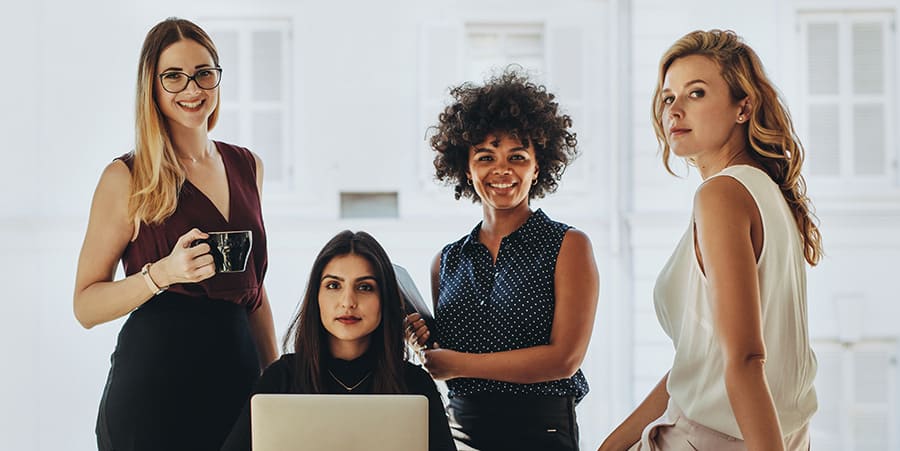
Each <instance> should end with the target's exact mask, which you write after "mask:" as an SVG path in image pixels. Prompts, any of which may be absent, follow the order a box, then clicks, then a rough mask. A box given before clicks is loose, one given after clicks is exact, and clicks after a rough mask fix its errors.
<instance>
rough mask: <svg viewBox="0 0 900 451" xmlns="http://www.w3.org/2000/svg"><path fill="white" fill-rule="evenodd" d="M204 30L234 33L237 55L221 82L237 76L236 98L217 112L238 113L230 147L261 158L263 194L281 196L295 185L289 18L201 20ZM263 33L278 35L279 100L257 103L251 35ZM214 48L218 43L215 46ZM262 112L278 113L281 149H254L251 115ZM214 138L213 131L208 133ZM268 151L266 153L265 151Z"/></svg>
mask: <svg viewBox="0 0 900 451" xmlns="http://www.w3.org/2000/svg"><path fill="white" fill-rule="evenodd" d="M203 24H204V28H205V29H206V30H207V32H209V33H210V34H211V35H215V33H221V32H230V33H237V36H238V49H237V54H238V55H239V58H238V62H236V63H235V64H231V65H228V67H226V68H225V74H224V75H223V79H225V80H227V77H228V73H229V72H231V71H236V72H237V73H238V74H239V76H238V77H236V78H237V80H238V85H237V99H223V102H222V105H221V112H222V113H224V112H237V113H238V130H237V137H236V138H234V139H235V142H234V143H233V144H236V145H239V146H245V147H248V148H249V149H250V150H252V151H254V152H256V153H257V154H259V155H260V156H261V157H262V158H263V164H264V165H265V166H264V167H265V174H264V175H265V185H266V188H265V190H266V192H274V193H284V192H288V191H291V190H292V189H293V188H294V186H295V184H296V183H295V180H294V174H295V162H296V155H294V152H293V146H292V142H293V140H294V139H295V137H294V136H293V129H294V127H292V108H291V105H292V94H291V92H292V85H293V83H292V79H291V70H292V68H293V64H292V61H293V58H292V55H293V53H292V42H291V41H292V40H293V36H292V35H293V33H292V30H293V28H292V27H293V24H292V21H291V19H290V18H287V17H280V18H272V19H254V18H248V19H236V18H207V19H205V20H203ZM260 31H267V32H277V33H280V35H281V61H282V64H281V74H280V77H281V86H282V93H281V98H280V99H279V100H276V101H258V100H254V99H253V87H254V80H253V63H252V61H253V56H254V55H253V46H252V41H251V38H252V34H253V33H255V32H260ZM217 45H218V43H217ZM262 111H271V112H281V143H282V144H281V147H282V148H281V149H277V150H275V151H274V152H273V151H272V150H268V149H259V148H255V146H254V143H253V131H254V130H253V114H254V113H257V112H262ZM211 134H213V136H214V135H215V129H214V130H213V131H212V132H211ZM267 150H268V152H267ZM267 153H274V154H276V155H277V154H280V158H278V159H275V158H267V157H265V154H267Z"/></svg>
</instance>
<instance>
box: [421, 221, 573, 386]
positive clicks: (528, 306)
mask: <svg viewBox="0 0 900 451" xmlns="http://www.w3.org/2000/svg"><path fill="white" fill-rule="evenodd" d="M570 228H571V227H570V226H568V225H566V224H562V223H559V222H555V221H553V220H551V219H550V218H548V217H547V215H546V214H544V212H543V211H541V210H537V211H535V212H534V213H532V215H531V217H529V218H528V220H527V221H526V222H525V224H523V225H522V227H520V228H519V229H518V230H516V231H515V232H513V233H511V234H509V236H506V237H504V238H503V240H502V241H501V242H500V251H499V253H498V254H497V263H496V265H495V264H494V263H493V262H492V259H491V254H490V252H489V251H488V248H487V247H486V246H485V245H483V244H481V242H479V241H478V233H479V231H480V230H481V224H480V223H479V224H478V225H477V226H475V228H474V229H473V230H472V232H471V233H469V234H468V235H466V236H464V237H463V238H461V239H460V240H459V241H456V242H454V243H451V244H448V245H447V246H446V247H444V249H443V251H442V252H441V268H440V289H439V295H438V296H439V297H438V305H437V315H436V321H437V341H438V343H440V344H441V347H443V348H448V349H453V350H457V351H462V352H471V353H487V352H500V351H509V350H513V349H521V348H528V347H532V346H538V345H545V344H548V343H550V331H551V327H552V326H553V310H554V307H555V305H556V298H555V296H554V274H555V271H556V258H557V256H558V255H559V248H560V246H561V245H562V240H563V236H565V234H566V231H567V230H569V229H570ZM447 387H448V389H449V396H450V397H454V396H465V395H471V394H474V393H485V392H486V393H508V394H522V395H551V396H574V397H575V399H577V400H580V399H581V398H583V397H584V395H586V394H587V392H588V383H587V380H586V379H585V377H584V374H582V372H581V370H580V369H579V370H578V372H576V373H575V375H574V376H572V377H571V378H568V379H560V380H556V381H550V382H541V383H537V384H513V383H509V382H501V381H496V380H488V379H471V378H459V379H452V380H449V381H447Z"/></svg>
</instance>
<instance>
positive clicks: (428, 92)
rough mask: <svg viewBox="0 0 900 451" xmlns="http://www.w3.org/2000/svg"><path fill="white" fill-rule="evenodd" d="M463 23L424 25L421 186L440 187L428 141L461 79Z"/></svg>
mask: <svg viewBox="0 0 900 451" xmlns="http://www.w3.org/2000/svg"><path fill="white" fill-rule="evenodd" d="M462 37H463V32H462V25H461V24H459V23H449V24H425V25H423V26H422V28H421V31H420V38H419V42H420V44H419V58H420V61H421V64H420V65H419V114H418V117H419V127H417V128H416V130H418V131H419V132H420V133H421V135H419V136H417V137H416V143H417V145H416V146H414V147H413V148H414V149H415V151H416V152H417V158H416V160H415V161H417V162H418V169H417V170H416V172H417V174H418V177H419V181H420V185H421V186H423V187H424V188H425V189H428V190H432V191H435V190H437V189H438V186H437V184H436V183H435V182H434V165H433V163H432V161H434V152H433V151H432V150H431V147H430V143H428V142H427V141H426V136H430V134H429V135H426V134H428V133H430V132H429V127H432V126H434V125H436V124H437V121H438V115H439V114H440V113H441V111H442V110H443V108H444V105H445V103H446V102H448V98H449V88H450V87H452V86H455V85H457V84H459V83H460V82H461V81H462V80H461V74H460V71H461V67H462V64H461V60H462Z"/></svg>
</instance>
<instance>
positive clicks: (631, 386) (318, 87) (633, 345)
mask: <svg viewBox="0 0 900 451" xmlns="http://www.w3.org/2000/svg"><path fill="white" fill-rule="evenodd" d="M3 2H4V3H3V5H2V10H3V11H12V12H14V14H4V15H3V19H0V25H2V26H0V55H3V57H4V69H3V70H0V86H4V87H10V86H14V87H15V88H14V89H9V88H7V89H3V90H0V99H2V102H0V104H2V105H3V106H4V108H3V109H2V110H0V136H2V137H3V138H4V139H3V144H4V150H3V151H2V155H3V159H4V160H3V161H4V164H3V165H2V166H0V188H2V191H0V192H2V194H0V233H3V235H4V236H6V237H9V238H8V239H9V241H11V242H10V243H9V244H8V245H7V246H6V247H4V248H3V250H0V274H3V276H2V277H3V282H4V284H3V286H5V287H7V299H8V300H7V302H6V305H7V307H6V314H5V315H3V316H2V318H3V319H2V320H0V326H2V327H0V343H2V344H0V350H2V351H3V355H4V356H5V357H6V359H5V361H6V362H7V363H6V364H4V366H3V372H2V376H0V399H3V400H4V407H5V408H4V409H0V449H15V450H57V449H67V450H88V449H93V448H94V447H95V445H94V434H93V428H94V421H95V415H96V408H97V403H98V401H99V397H100V393H101V390H102V387H103V383H104V381H105V378H106V372H107V371H108V368H109V362H108V358H109V354H110V353H111V352H112V349H113V347H114V345H115V337H116V334H117V332H118V329H119V327H120V326H121V323H122V320H118V321H114V322H112V323H109V324H105V325H102V326H99V327H95V328H94V329H92V330H90V331H85V330H83V329H82V328H81V327H80V326H79V325H78V324H77V323H76V321H75V320H74V317H73V316H72V313H71V292H72V285H73V281H74V275H75V265H76V260H77V255H78V251H79V247H80V244H81V239H82V237H83V233H84V229H85V226H86V220H87V212H88V208H89V206H90V199H91V195H92V192H93V189H94V186H95V184H96V182H97V179H98V177H99V175H100V172H101V170H102V168H103V167H104V166H105V165H106V163H107V162H109V161H110V160H111V159H112V158H113V157H115V156H117V155H119V154H121V153H124V152H126V151H127V150H128V149H129V148H130V146H131V141H132V129H133V124H132V117H133V116H132V114H133V113H132V110H133V92H132V91H133V86H134V77H135V72H136V64H137V58H138V52H139V49H140V44H141V41H142V39H143V36H144V34H145V33H146V31H147V30H148V29H149V28H150V27H151V26H152V25H153V24H155V23H156V22H157V21H159V20H161V19H163V18H165V17H167V16H172V15H177V16H182V17H186V18H190V19H195V20H197V21H198V22H199V23H200V24H201V25H202V20H203V18H227V17H256V18H259V17H288V18H290V19H291V20H292V22H293V23H294V36H293V58H294V68H293V74H294V77H293V81H294V84H293V85H292V93H293V124H294V141H293V145H294V148H295V149H296V150H297V156H296V158H297V167H298V170H299V176H298V179H297V181H298V186H297V191H295V192H278V191H271V190H270V191H267V192H266V197H265V199H264V209H265V211H264V212H265V215H266V224H267V231H268V234H269V252H270V265H269V274H268V276H267V280H266V285H267V287H268V290H269V293H270V296H271V298H272V303H273V310H274V314H275V317H276V327H277V331H278V333H279V334H281V333H282V332H283V331H284V330H285V328H286V326H287V322H288V320H289V318H290V315H291V313H292V312H293V310H294V308H295V305H296V301H297V300H298V299H299V297H300V294H301V292H302V290H303V288H304V286H303V284H304V283H305V279H306V277H307V271H308V268H309V265H310V263H311V262H312V259H313V256H314V254H315V253H316V252H317V251H318V249H319V248H320V246H321V245H322V244H324V242H325V241H326V240H327V239H328V238H330V237H331V236H332V235H333V234H334V233H335V232H336V231H338V230H341V229H344V228H351V229H357V230H358V229H365V230H368V231H370V232H372V233H373V234H374V235H375V236H376V237H377V238H379V240H380V241H381V242H382V244H384V245H385V247H386V248H387V249H388V250H389V252H390V253H391V256H392V258H393V259H394V260H395V261H396V262H398V263H400V264H403V265H404V266H406V267H407V268H408V269H409V270H410V273H411V274H412V275H413V277H414V278H415V279H416V281H417V282H418V283H419V285H420V289H422V290H423V291H426V290H427V287H428V284H427V267H428V263H429V262H430V259H431V258H432V256H433V255H434V254H435V252H437V251H438V249H439V248H440V247H441V246H442V245H443V244H444V243H447V242H449V241H451V240H453V239H456V238H458V237H459V236H461V235H463V234H464V233H466V232H467V231H468V230H469V229H470V228H471V227H472V226H473V225H474V224H475V222H477V220H478V219H479V217H480V210H479V208H478V207H477V206H474V205H471V204H470V203H469V202H467V201H461V202H455V201H453V199H452V190H451V189H450V188H444V187H439V186H438V187H433V186H430V185H429V184H428V183H427V182H428V177H422V176H421V174H422V171H426V172H427V171H428V168H427V166H426V165H427V162H428V158H427V157H425V158H424V159H423V158H422V152H427V147H426V146H425V143H424V142H423V137H424V130H423V129H422V125H421V122H422V118H420V117H419V101H420V98H419V95H420V94H419V86H420V83H421V81H420V77H419V71H420V64H422V63H421V61H422V54H421V47H420V39H421V33H422V27H423V24H435V23H438V24H440V23H444V24H446V23H457V24H458V23H461V22H463V21H466V20H479V21H482V22H484V21H490V20H495V21H496V20H504V19H506V20H522V21H546V22H547V23H551V24H555V25H559V26H575V27H584V28H585V29H588V28H589V29H590V30H591V31H590V32H589V33H586V34H585V36H586V42H585V52H586V55H587V56H589V57H590V61H589V62H588V63H586V66H585V69H584V70H585V72H584V73H585V74H586V75H587V80H589V81H591V83H590V84H589V85H588V86H589V89H588V90H587V92H588V94H587V103H586V109H585V110H584V112H583V115H582V117H583V118H584V121H582V123H585V122H586V123H587V124H586V125H585V127H586V128H587V129H590V130H592V131H593V133H590V134H588V133H582V134H581V135H580V136H579V138H581V142H582V144H583V147H582V151H583V152H584V153H585V158H583V159H581V160H579V161H576V163H575V165H576V166H577V165H583V166H584V167H585V169H584V170H585V171H587V174H588V177H587V179H586V180H587V183H585V184H584V185H583V186H582V187H581V188H578V189H575V188H572V187H571V186H567V185H566V180H564V181H563V188H562V189H561V192H560V193H558V194H557V195H554V196H550V197H549V198H547V199H546V200H543V201H541V202H538V203H537V206H540V207H542V208H545V210H546V211H548V213H549V214H551V216H554V217H555V218H557V219H560V220H563V221H566V222H569V223H571V224H573V225H576V226H578V227H579V228H581V229H583V230H585V231H586V232H587V233H588V234H589V235H590V236H591V238H592V241H593V242H594V246H595V254H596V257H597V261H598V265H599V267H600V270H601V285H602V288H601V300H600V308H599V311H598V316H597V322H596V325H595V333H594V337H593V340H592V344H591V348H590V350H589V355H588V358H587V359H586V361H585V364H584V370H585V372H586V374H587V376H588V378H589V380H590V383H591V386H592V392H591V394H590V395H589V396H588V398H587V399H586V400H585V401H584V403H582V405H581V406H580V407H579V416H580V424H581V427H582V445H583V449H594V448H596V446H597V445H599V442H600V441H601V440H602V438H603V437H604V436H605V434H606V433H607V432H608V431H610V430H611V429H612V428H613V427H614V426H615V424H616V422H617V421H619V420H620V419H621V418H623V417H624V416H625V415H626V414H627V412H628V411H629V410H630V409H631V408H632V407H633V405H634V404H635V403H636V402H637V401H639V400H640V399H641V398H642V397H643V395H644V394H645V393H646V392H647V391H648V390H649V388H650V387H651V386H652V384H653V383H655V382H656V381H657V380H658V379H659V378H660V377H661V376H662V374H663V373H664V371H665V369H666V368H667V365H668V364H669V362H670V359H671V345H670V344H669V343H668V341H667V339H666V338H665V336H664V335H663V334H662V332H661V330H660V328H659V326H658V324H657V322H656V318H655V315H654V314H653V310H652V306H651V302H650V297H649V293H650V288H651V287H652V283H653V281H654V279H655V276H656V271H658V269H659V268H660V267H661V266H662V264H663V262H664V260H665V258H666V257H667V256H668V254H669V252H670V251H671V249H672V248H673V246H674V244H675V242H676V240H677V237H678V236H679V235H680V233H682V231H683V230H684V227H686V226H687V220H688V214H689V211H688V210H689V206H690V197H691V195H692V192H693V189H694V188H695V186H696V184H697V177H696V175H695V174H692V175H690V176H688V177H687V178H684V179H677V178H673V177H671V176H669V175H668V174H666V173H665V171H664V170H663V168H662V165H661V164H660V162H659V159H658V155H657V150H656V143H655V140H654V138H653V132H652V128H651V126H650V123H649V102H650V100H649V99H650V95H651V92H652V86H653V84H654V81H655V76H656V63H657V60H658V58H659V56H660V55H661V54H662V52H663V51H664V50H665V48H666V47H667V46H668V45H669V44H670V43H671V42H672V41H674V40H675V39H676V38H677V37H679V36H681V35H682V34H684V33H685V32H687V31H690V30H693V29H696V28H713V27H715V28H732V29H735V30H737V31H738V32H739V33H740V34H742V35H743V36H745V37H746V39H747V40H748V41H749V43H750V44H751V45H753V47H754V48H755V49H756V50H757V51H758V52H759V54H760V56H761V57H762V59H763V61H765V62H766V64H767V69H768V71H769V73H770V74H771V75H772V76H773V78H774V79H775V82H776V84H779V85H780V86H782V87H783V88H784V86H783V85H782V84H781V81H782V80H790V77H789V76H790V73H791V71H792V70H794V69H793V67H792V66H791V63H792V61H791V59H790V58H786V57H785V55H784V54H783V45H782V41H781V39H783V37H784V35H785V34H784V32H783V28H784V27H785V26H790V20H789V19H788V20H785V19H784V18H783V16H784V15H785V12H784V11H783V9H782V7H781V6H782V5H781V4H779V3H778V2H776V1H775V0H765V1H762V2H752V4H751V2H717V1H712V0H708V1H704V0H692V1H680V2H670V1H663V0H635V1H626V0H616V1H613V0H610V1H601V0H565V1H561V2H554V3H547V2H541V1H537V0H529V1H524V2H522V1H519V2H512V1H509V2H508V1H501V0H497V1H491V2H478V1H474V0H470V1H447V2H437V3H434V2H421V1H415V0H398V1H393V2H380V3H379V2H364V1H351V0H344V1H336V2H313V1H277V0H264V1H261V2H256V3H255V4H254V5H253V6H250V5H249V3H247V2H238V1H218V2H212V1H199V2H192V3H189V4H188V3H184V2H175V1H172V0H161V1H157V2H117V1H113V0H89V1H88V2H75V3H72V2H66V1H63V0H41V1H36V2H33V3H27V2H23V3H18V2H17V3H13V2H11V1H9V0H3ZM512 4H514V5H515V6H514V7H512V6H511V5H512ZM895 6H896V5H895ZM775 22H778V23H786V24H787V25H784V24H782V25H781V26H780V28H777V30H782V31H781V32H775V33H772V32H771V31H770V29H771V24H772V23H775ZM476 81H477V80H476ZM784 84H785V85H788V86H790V85H791V83H789V82H788V81H785V82H784ZM551 88H552V86H551ZM621 88H625V90H624V91H621V92H619V91H618V90H619V89H621ZM561 102H562V103H563V106H565V97H564V96H563V97H562V98H561ZM575 121H576V126H578V124H579V117H575ZM423 162H424V163H423ZM573 186H574V185H573ZM342 190H372V191H397V192H398V193H399V196H400V204H401V207H400V208H401V218H400V219H399V220H386V219H382V220H339V219H336V218H337V217H338V204H337V196H338V193H339V192H340V191H342ZM894 194H896V193H894ZM811 195H812V196H813V199H814V201H816V202H817V204H818V203H819V199H817V198H816V194H815V192H812V193H811ZM822 203H823V204H824V205H825V208H820V210H819V214H820V217H821V218H822V222H823V233H824V234H825V237H826V246H827V247H826V249H827V252H828V258H827V259H826V260H825V262H823V264H822V265H821V266H820V267H819V268H816V269H814V270H812V271H811V272H810V281H809V284H810V318H811V329H812V333H813V334H814V335H815V336H818V337H832V336H834V335H835V334H838V333H839V329H840V328H841V327H843V328H846V327H847V326H842V325H841V324H842V323H841V319H840V318H839V317H837V316H836V315H837V314H836V313H835V310H834V309H835V307H834V305H835V301H834V299H836V298H837V299H845V298H846V297H847V296H848V295H852V296H856V298H858V299H863V300H864V303H865V312H866V313H865V315H864V317H863V318H864V321H865V325H864V327H863V328H862V329H863V330H862V332H861V333H862V334H867V335H871V336H877V337H894V339H896V338H897V337H898V335H900V328H898V326H897V325H896V323H895V321H893V320H892V319H893V318H896V317H897V316H898V313H900V312H898V309H900V308H898V307H897V306H898V305H900V304H898V303H896V302H894V301H896V299H897V296H896V294H894V293H896V292H897V288H898V287H897V282H896V280H897V278H896V277H892V276H893V275H894V273H895V272H896V271H892V269H891V268H893V267H894V266H895V262H896V260H897V257H900V242H898V238H897V237H896V231H897V230H900V202H894V197H891V198H889V199H888V200H887V201H884V202H881V203H880V204H878V207H877V208H875V207H873V208H855V209H848V208H845V207H841V206H840V205H839V204H833V206H829V205H832V204H829V202H827V199H825V202H822ZM856 298H854V299H856ZM827 395H828V394H827V393H820V396H827Z"/></svg>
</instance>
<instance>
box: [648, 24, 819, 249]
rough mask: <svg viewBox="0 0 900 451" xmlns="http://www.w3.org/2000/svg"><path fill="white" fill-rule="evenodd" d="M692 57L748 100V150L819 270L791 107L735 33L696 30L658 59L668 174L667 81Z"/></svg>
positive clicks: (658, 122) (657, 116) (658, 116)
mask: <svg viewBox="0 0 900 451" xmlns="http://www.w3.org/2000/svg"><path fill="white" fill-rule="evenodd" d="M689 55H702V56H706V57H708V58H710V59H711V60H713V61H715V62H716V64H718V66H719V68H720V70H721V74H722V78H724V79H725V82H726V83H727V84H728V87H729V90H730V91H731V96H732V98H733V99H734V100H735V101H738V100H741V99H744V98H745V97H749V103H750V109H751V111H750V114H749V121H747V123H746V125H745V126H746V127H747V148H748V149H752V150H753V151H752V152H750V155H751V156H752V157H753V159H754V160H756V161H757V162H759V163H760V164H761V165H762V166H763V167H764V168H765V170H766V172H767V173H768V174H769V177H771V178H772V180H773V181H775V183H777V184H778V186H779V187H780V188H781V193H782V195H783V196H784V198H785V200H787V203H788V206H789V207H790V208H791V212H792V213H793V215H794V221H795V222H796V223H797V227H798V228H799V230H800V235H801V237H802V239H803V254H804V257H805V258H806V261H807V262H809V264H810V265H813V266H815V265H816V264H817V263H818V262H819V260H821V258H822V235H821V233H820V232H819V228H818V226H817V225H816V223H817V222H818V219H817V218H816V216H815V214H814V213H813V212H812V204H811V202H810V200H809V198H808V197H807V195H806V182H805V180H804V179H803V176H802V175H801V174H800V169H801V167H802V166H803V156H804V150H803V145H801V144H800V140H799V138H797V134H796V132H795V131H794V126H793V124H792V122H791V117H790V114H789V113H788V109H787V106H785V104H784V102H783V101H782V99H781V97H780V96H779V94H778V92H777V91H776V89H775V87H774V85H773V84H772V82H771V81H770V80H769V78H768V77H767V76H766V74H765V71H764V70H763V66H762V63H761V62H760V60H759V56H757V55H756V52H754V51H753V49H751V48H750V46H748V45H747V44H746V43H744V42H743V40H742V39H741V38H740V37H739V36H738V35H737V34H735V33H734V32H733V31H730V30H724V31H723V30H709V31H693V32H691V33H688V34H686V35H684V36H683V37H682V38H681V39H679V40H678V41H676V42H675V43H674V44H672V46H671V47H670V48H669V49H668V50H667V51H666V53H665V54H664V55H663V57H662V59H661V60H660V63H659V74H658V78H657V83H656V90H655V91H654V93H653V106H652V109H653V128H654V130H655V132H656V140H657V141H658V142H659V145H660V147H661V148H662V159H663V164H664V165H665V167H666V170H667V171H669V173H671V174H673V175H674V172H672V168H671V167H670V166H669V159H670V156H671V149H670V147H669V144H668V142H667V141H666V134H665V130H664V128H663V123H662V119H663V106H664V105H663V99H662V89H663V81H664V79H665V77H666V72H668V70H669V67H670V66H671V65H672V63H673V62H674V61H675V60H676V59H678V58H682V57H685V56H689Z"/></svg>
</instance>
